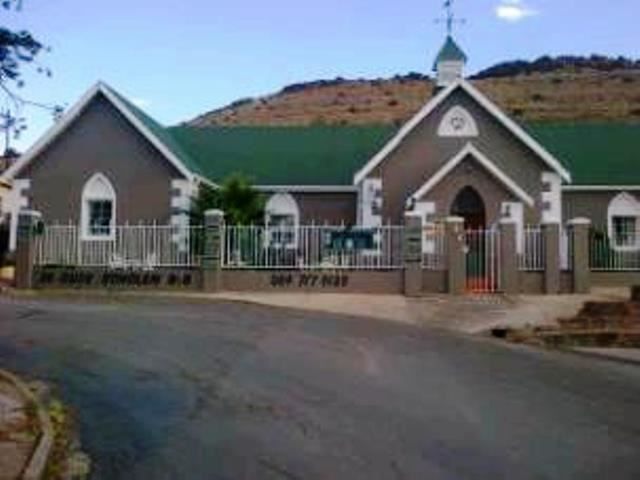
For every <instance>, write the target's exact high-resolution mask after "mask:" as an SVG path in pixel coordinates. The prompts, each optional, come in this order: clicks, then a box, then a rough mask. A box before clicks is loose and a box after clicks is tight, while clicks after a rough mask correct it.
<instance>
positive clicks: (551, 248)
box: [542, 222, 560, 295]
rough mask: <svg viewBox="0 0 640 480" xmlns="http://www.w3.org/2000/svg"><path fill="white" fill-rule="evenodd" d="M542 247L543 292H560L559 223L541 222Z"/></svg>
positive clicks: (551, 293)
mask: <svg viewBox="0 0 640 480" xmlns="http://www.w3.org/2000/svg"><path fill="white" fill-rule="evenodd" d="M542 242H543V243H542V244H543V246H544V247H543V248H544V293H547V294H550V295H557V294H558V293H560V224H558V223H551V222H550V223H543V224H542Z"/></svg>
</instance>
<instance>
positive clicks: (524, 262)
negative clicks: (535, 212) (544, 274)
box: [518, 226, 545, 272]
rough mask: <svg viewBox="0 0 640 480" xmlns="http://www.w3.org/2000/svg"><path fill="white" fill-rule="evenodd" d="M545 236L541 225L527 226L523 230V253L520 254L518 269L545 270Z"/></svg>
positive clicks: (527, 270) (529, 270)
mask: <svg viewBox="0 0 640 480" xmlns="http://www.w3.org/2000/svg"><path fill="white" fill-rule="evenodd" d="M544 256H545V250H544V236H543V232H542V228H540V227H539V226H526V227H524V229H523V231H522V246H521V253H520V254H518V269H519V270H520V271H526V272H539V271H543V270H544Z"/></svg>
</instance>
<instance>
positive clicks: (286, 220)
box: [265, 193, 300, 248]
mask: <svg viewBox="0 0 640 480" xmlns="http://www.w3.org/2000/svg"><path fill="white" fill-rule="evenodd" d="M265 223H266V225H267V242H268V244H269V246H271V247H285V248H294V247H295V246H296V245H297V244H298V228H297V227H298V225H299V224H300V209H299V208H298V203H297V202H296V200H295V198H293V197H292V196H291V195H289V194H288V193H276V194H275V195H272V196H271V198H269V200H268V201H267V204H266V206H265Z"/></svg>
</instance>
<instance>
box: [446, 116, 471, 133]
mask: <svg viewBox="0 0 640 480" xmlns="http://www.w3.org/2000/svg"><path fill="white" fill-rule="evenodd" d="M449 122H450V124H451V128H453V130H454V131H456V132H459V131H460V130H462V129H464V127H465V125H466V123H467V121H466V120H465V118H464V117H463V116H462V115H454V116H452V117H451V120H450V121H449Z"/></svg>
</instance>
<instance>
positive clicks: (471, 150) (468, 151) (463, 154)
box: [411, 143, 535, 207]
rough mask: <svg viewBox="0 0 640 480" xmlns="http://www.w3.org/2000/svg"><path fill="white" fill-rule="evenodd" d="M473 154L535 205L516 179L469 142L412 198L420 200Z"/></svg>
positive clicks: (483, 164)
mask: <svg viewBox="0 0 640 480" xmlns="http://www.w3.org/2000/svg"><path fill="white" fill-rule="evenodd" d="M469 155H471V156H472V157H473V158H475V159H476V160H477V161H478V163H480V165H482V166H483V167H484V168H485V169H486V170H487V171H488V172H489V173H491V174H492V175H493V176H494V177H495V178H497V179H498V180H499V181H500V182H501V183H502V184H503V185H504V186H505V187H507V189H508V190H510V191H511V192H512V193H513V194H514V195H515V196H516V197H518V198H519V199H520V200H522V201H523V202H524V203H526V204H527V205H529V206H530V207H533V206H534V203H535V202H534V200H533V198H531V196H530V195H529V194H528V193H527V192H525V191H524V190H523V189H522V188H521V187H520V186H519V185H518V184H517V183H516V182H515V181H513V180H512V179H511V177H509V176H508V175H507V174H506V173H504V172H503V171H502V170H500V168H498V167H497V166H496V164H495V163H493V162H492V161H491V160H489V158H487V157H486V156H485V155H484V154H483V153H482V152H481V151H480V150H478V149H477V148H476V147H475V146H473V144H471V143H467V144H466V145H465V146H464V148H463V149H462V150H460V152H459V153H458V154H457V155H456V156H455V157H453V158H452V159H451V160H449V161H448V162H447V163H445V164H444V165H443V166H442V167H441V168H440V170H438V171H437V172H436V173H435V174H434V175H433V176H431V178H429V180H427V181H426V182H425V183H424V185H422V186H421V187H420V188H419V189H418V190H416V192H415V193H414V194H413V195H411V197H412V198H414V199H416V200H419V199H420V198H422V197H424V196H425V195H426V194H427V193H428V192H429V191H430V190H431V189H433V188H434V187H435V186H436V185H437V184H438V183H440V182H441V181H442V180H443V179H444V178H445V177H446V176H447V175H448V174H449V173H450V172H451V171H452V170H453V169H454V168H455V167H456V166H458V165H459V164H460V163H461V162H462V161H463V160H464V159H465V158H467V156H469Z"/></svg>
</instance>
